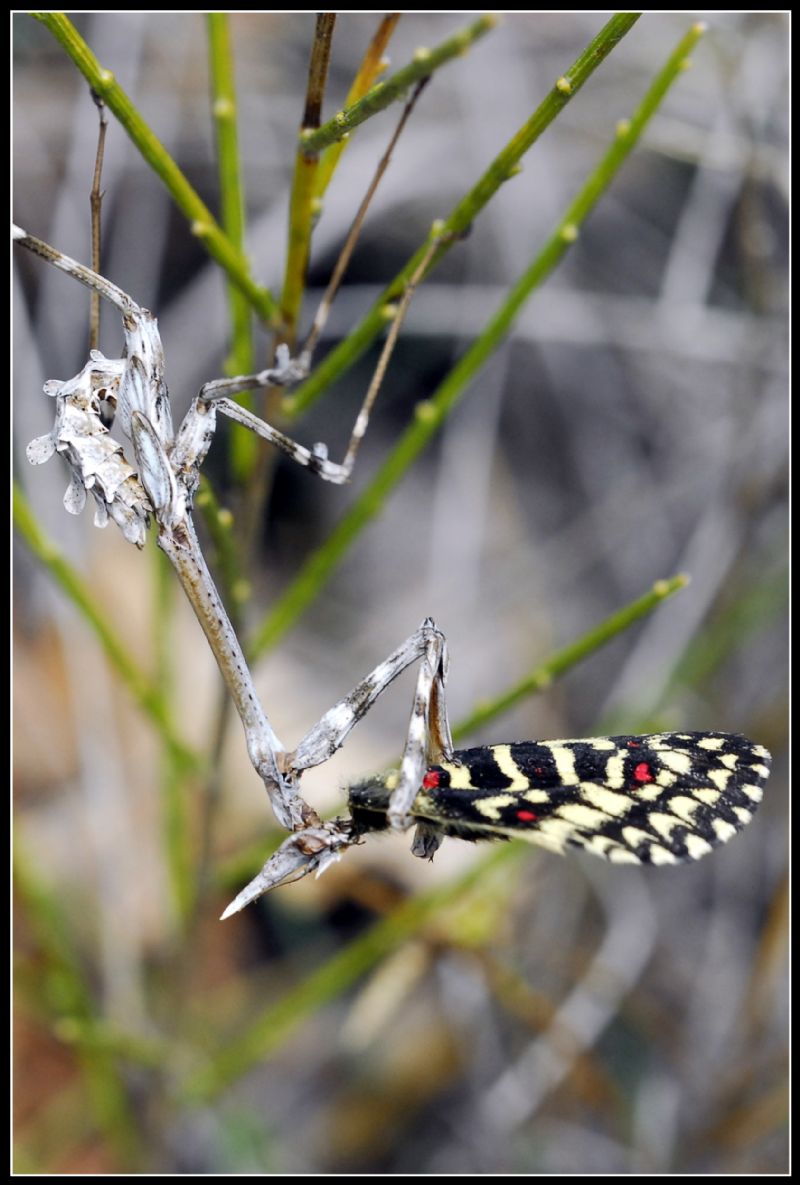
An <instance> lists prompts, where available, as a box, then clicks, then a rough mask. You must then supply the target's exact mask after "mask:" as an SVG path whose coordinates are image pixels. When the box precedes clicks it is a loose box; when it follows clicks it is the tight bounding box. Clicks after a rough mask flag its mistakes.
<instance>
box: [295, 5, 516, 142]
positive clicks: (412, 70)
mask: <svg viewBox="0 0 800 1185" xmlns="http://www.w3.org/2000/svg"><path fill="white" fill-rule="evenodd" d="M496 24H497V18H496V17H494V16H483V17H481V18H480V20H477V21H475V22H474V23H473V24H471V25H468V26H467V28H465V29H461V30H460V32H458V33H456V34H454V35H453V36H452V37H448V39H447V41H443V42H442V44H441V45H437V46H436V47H435V48H434V49H418V50H416V52H415V53H414V57H413V59H412V60H411V61H410V62H409V63H408V65H407V66H404V67H403V68H402V70H398V71H397V73H396V74H393V75H392V76H391V78H387V79H386V80H385V81H384V82H379V83H378V84H377V85H376V86H373V88H372V90H371V91H368V93H367V94H366V95H364V98H363V99H359V100H358V102H357V103H355V104H354V105H353V106H352V107H348V108H346V109H345V110H344V111H340V112H339V113H338V114H337V115H334V117H333V119H329V120H328V122H327V123H325V124H323V125H322V127H321V128H318V129H317V130H316V131H313V132H301V133H300V142H301V145H302V147H303V150H304V151H305V152H321V151H322V149H323V148H327V147H328V145H329V144H335V143H336V141H337V140H341V138H342V137H343V136H346V135H347V134H348V132H351V131H352V130H353V128H356V127H358V125H359V124H360V123H363V122H364V120H365V119H369V117H370V116H371V115H375V114H376V113H377V112H378V111H383V109H384V108H385V107H388V106H389V104H390V103H394V102H395V101H396V100H397V99H405V96H406V92H407V91H408V90H409V88H410V87H412V86H414V85H415V83H417V82H419V81H420V80H421V79H422V78H426V77H427V76H428V75H429V74H433V72H434V71H435V70H438V68H439V67H440V66H443V65H444V64H445V62H449V61H451V59H452V58H456V57H460V56H461V55H462V54H464V53H466V52H467V50H468V49H469V47H470V46H471V45H472V44H473V43H474V42H475V41H477V40H478V38H479V37H483V35H484V34H485V33H488V32H489V30H490V29H493V28H494V26H495V25H496Z"/></svg>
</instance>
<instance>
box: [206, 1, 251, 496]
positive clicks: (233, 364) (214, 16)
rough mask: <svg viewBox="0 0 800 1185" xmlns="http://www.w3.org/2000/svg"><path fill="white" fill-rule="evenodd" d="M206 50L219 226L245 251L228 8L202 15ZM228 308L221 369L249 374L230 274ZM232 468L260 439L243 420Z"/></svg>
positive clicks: (240, 472)
mask: <svg viewBox="0 0 800 1185" xmlns="http://www.w3.org/2000/svg"><path fill="white" fill-rule="evenodd" d="M206 24H207V28H208V56H209V67H210V75H211V112H212V115H213V118H214V126H215V129H216V144H217V167H218V177H219V192H220V217H221V221H222V228H223V230H224V231H225V234H226V235H227V236H228V238H229V239H230V241H231V243H232V244H233V246H234V247H235V248H236V250H237V251H238V252H239V253H240V254H241V255H242V256H244V234H245V220H244V192H243V186H242V167H241V159H240V155H239V140H238V131H237V115H238V104H237V101H236V79H235V74H234V63H233V50H232V46H231V31H230V20H229V14H228V13H227V12H210V13H208V14H207V16H206ZM227 289H228V308H229V310H230V317H231V348H230V351H229V353H228V357H227V358H226V359H225V367H224V370H225V374H227V375H234V374H252V373H253V371H254V370H255V369H256V363H255V348H254V346H253V325H252V319H251V314H250V304H249V302H248V300H247V298H246V296H245V294H244V293H243V292H242V291H241V289H240V288H238V287H237V285H236V284H234V283H233V282H232V281H231V280H228V284H227ZM233 398H234V399H236V400H237V401H238V402H240V403H241V404H242V405H243V406H244V407H246V408H248V410H250V411H252V410H253V409H254V400H253V396H252V394H251V392H249V391H241V392H239V393H238V394H236V395H234V396H233ZM229 440H230V445H229V450H230V458H231V468H232V470H233V474H234V477H235V478H236V480H237V482H241V481H244V480H246V478H247V475H248V473H249V472H250V470H251V468H252V466H253V463H254V461H255V458H256V455H257V452H258V441H257V439H256V437H255V436H254V435H253V433H252V432H248V431H247V430H246V429H245V428H243V427H242V426H241V424H231V428H230V437H229Z"/></svg>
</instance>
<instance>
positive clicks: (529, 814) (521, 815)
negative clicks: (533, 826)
mask: <svg viewBox="0 0 800 1185" xmlns="http://www.w3.org/2000/svg"><path fill="white" fill-rule="evenodd" d="M517 818H518V819H519V821H520V823H533V822H534V821H535V820H536V818H537V816H536V815H535V814H534V813H533V811H524V810H523V811H517Z"/></svg>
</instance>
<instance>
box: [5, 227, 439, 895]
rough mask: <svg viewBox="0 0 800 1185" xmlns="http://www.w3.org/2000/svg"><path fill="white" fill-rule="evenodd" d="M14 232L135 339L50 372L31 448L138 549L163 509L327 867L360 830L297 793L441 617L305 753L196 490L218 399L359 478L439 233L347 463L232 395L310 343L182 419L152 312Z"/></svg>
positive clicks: (274, 762) (260, 734) (434, 639)
mask: <svg viewBox="0 0 800 1185" xmlns="http://www.w3.org/2000/svg"><path fill="white" fill-rule="evenodd" d="M13 237H14V239H15V240H16V242H17V243H19V245H21V246H23V247H25V248H27V249H28V250H30V251H32V252H34V253H35V254H37V255H39V256H41V257H42V258H43V259H45V260H47V261H48V262H49V263H51V264H53V266H55V267H57V268H59V269H60V270H62V271H64V272H66V273H67V274H68V275H70V276H72V277H73V278H74V279H76V280H78V281H80V282H81V283H82V284H84V285H86V286H87V287H88V288H90V289H92V290H93V291H96V292H98V293H99V294H100V295H101V296H102V297H103V298H104V299H106V300H107V301H109V302H110V303H111V304H113V305H114V306H115V307H116V308H117V310H118V312H119V313H120V315H121V318H122V328H123V334H124V339H125V347H124V351H123V355H122V357H120V358H106V357H105V356H104V355H103V354H102V353H100V351H98V350H92V351H91V353H90V358H89V361H88V362H87V363H86V365H85V366H84V367H83V369H82V370H81V371H80V372H79V374H77V375H76V376H75V377H74V378H72V379H67V380H65V381H59V380H50V381H49V382H48V383H47V384H46V386H45V391H46V392H47V394H48V395H50V396H51V397H53V398H54V399H55V401H56V415H55V423H54V426H53V429H52V431H51V432H50V433H48V434H47V435H46V436H43V437H39V438H38V439H37V440H34V441H32V442H31V444H30V445H29V446H28V450H27V453H28V459H29V460H30V461H31V463H32V464H41V463H42V462H44V461H46V460H47V459H48V458H49V457H51V456H52V455H53V454H54V453H56V452H57V453H60V454H61V455H62V456H63V457H64V459H65V460H66V461H67V464H68V466H69V468H70V471H71V476H70V484H69V487H68V489H67V493H66V495H65V499H64V503H65V507H66V509H67V510H68V511H70V512H71V513H73V514H77V513H79V512H80V511H81V510H82V509H83V506H84V505H85V501H86V494H87V492H90V493H91V494H92V496H93V497H94V499H95V502H96V511H95V522H96V524H97V525H99V526H104V525H105V524H106V522H107V521H108V518H109V517H110V518H112V519H113V520H114V521H115V522H116V523H117V524H118V525H119V526H120V528H121V529H122V531H123V534H124V536H125V538H126V539H128V541H129V542H131V543H134V544H136V546H137V547H142V546H143V545H144V540H145V532H146V529H147V525H148V522H149V520H150V518H151V517H152V519H153V520H154V522H155V525H156V529H157V532H158V545H159V547H160V548H161V549H162V550H163V551H164V552H165V554H166V555H167V556H168V558H169V559H170V561H171V563H172V565H173V567H174V568H175V570H176V572H177V574H178V577H179V579H180V581H181V584H182V585H183V588H184V590H185V592H186V594H187V596H188V598H189V600H190V602H191V604H192V607H193V609H194V611H195V613H196V615H197V617H198V619H199V621H200V624H201V626H202V628H203V631H204V633H205V635H206V638H207V639H208V642H209V645H210V646H211V649H212V651H213V653H214V656H215V658H216V660H217V663H218V665H219V667H220V670H221V672H222V675H223V677H224V679H225V682H226V684H227V686H228V689H229V691H230V693H231V696H232V698H233V700H234V703H235V705H236V708H237V711H238V712H239V716H240V718H241V721H242V725H243V727H244V731H245V737H246V742H247V749H248V754H249V756H250V760H251V762H252V764H253V766H254V768H255V770H256V772H257V773H258V774H259V776H260V777H261V779H262V781H263V782H264V785H265V787H266V789H267V792H268V794H269V797H270V801H271V803H272V807H273V810H274V812H275V815H276V818H277V819H278V821H279V823H280V824H281V825H282V826H283V827H285V828H287V829H288V830H290V831H292V832H294V833H295V834H294V835H293V837H292V841H291V842H292V843H293V844H294V845H295V854H296V855H302V862H303V863H305V864H306V865H307V866H308V867H307V868H306V870H307V871H310V870H311V867H312V866H313V867H314V868H318V869H321V868H322V867H324V866H325V864H326V863H327V862H328V860H329V859H330V858H335V856H336V854H337V853H338V852H339V850H340V849H341V848H342V847H345V846H347V845H348V844H349V843H351V842H353V838H352V831H351V829H350V827H349V825H346V826H344V827H343V828H339V827H338V826H337V825H336V824H322V823H321V822H320V819H319V816H318V815H317V813H316V811H314V810H313V808H312V807H310V806H309V805H308V804H307V803H306V802H304V800H303V799H302V797H301V796H300V793H299V782H300V777H301V775H302V773H303V771H304V770H305V769H308V768H310V767H312V766H315V765H318V764H320V763H321V762H323V761H326V760H327V759H328V758H329V757H330V756H331V755H332V754H333V753H334V752H335V751H336V750H337V749H338V748H339V747H340V746H341V745H342V744H343V742H344V740H345V738H346V737H347V735H348V733H349V732H350V730H351V729H352V728H353V726H354V725H355V724H356V723H357V722H358V720H360V719H361V717H362V716H363V715H364V714H365V713H366V712H367V711H368V710H369V708H370V707H371V706H372V704H373V703H374V701H375V699H376V698H377V697H378V695H380V694H381V692H382V691H383V690H384V689H385V688H386V687H387V686H388V684H389V683H390V682H391V681H392V680H393V679H394V678H395V677H396V676H397V675H398V674H399V673H400V672H401V671H402V670H404V669H405V668H406V667H407V666H409V665H410V664H411V663H413V662H415V661H416V660H417V659H419V658H420V657H424V656H425V655H426V654H427V653H428V651H429V650H431V648H433V652H435V654H436V655H439V654H440V651H441V648H442V645H443V640H440V639H441V635H440V634H439V633H438V631H437V630H436V629H435V627H434V626H433V624H432V622H430V621H426V622H424V623H423V624H422V626H421V627H420V628H419V629H418V630H417V631H415V633H413V634H412V635H411V636H410V637H409V638H408V639H406V641H405V642H404V643H403V644H402V645H401V646H400V647H398V649H397V650H396V651H395V652H394V653H393V654H392V655H390V656H389V658H388V659H386V661H385V662H383V663H381V664H379V666H378V667H377V668H376V669H375V671H373V672H372V674H371V675H368V676H367V678H366V679H364V680H363V681H362V682H361V683H359V684H358V686H357V687H356V688H354V689H353V691H352V692H351V693H350V694H349V695H348V696H345V697H344V698H343V699H342V700H341V701H340V702H339V703H338V704H337V705H336V706H335V707H334V708H332V709H331V710H330V711H329V712H327V713H326V714H325V715H324V716H323V717H322V719H321V720H320V721H319V722H318V723H317V724H316V725H314V727H313V728H312V729H311V730H310V731H309V732H308V734H307V735H306V736H305V737H304V739H303V740H302V741H301V742H300V744H299V745H298V746H297V748H296V749H295V750H294V751H292V752H287V750H286V748H285V746H284V745H283V744H282V742H281V741H280V740H279V738H278V736H277V734H276V733H275V731H274V729H273V728H272V725H271V724H270V722H269V719H268V717H267V715H266V713H265V712H264V709H263V707H262V705H261V703H260V701H259V699H258V696H257V694H256V691H255V687H254V685H253V680H252V676H251V674H250V671H249V669H248V666H247V663H246V661H245V657H244V654H243V652H242V649H241V646H240V644H239V641H238V639H237V637H236V634H235V631H234V629H233V627H232V625H231V623H230V620H229V618H228V615H227V613H226V611H225V608H224V606H223V604H222V601H221V599H220V597H219V594H218V592H217V590H216V587H215V585H214V582H213V580H212V577H211V574H210V572H209V570H208V567H207V566H206V563H205V560H204V558H203V555H202V552H201V550H200V546H199V543H198V540H197V536H196V533H195V529H194V525H193V523H192V518H191V509H192V500H193V497H194V494H195V492H196V489H197V486H198V482H199V469H200V466H201V464H202V462H203V460H204V458H205V456H206V453H207V452H208V449H209V447H210V444H211V440H212V437H213V434H214V430H215V427H216V412H217V411H221V412H223V413H224V414H225V415H227V416H228V417H229V418H231V419H233V420H236V421H237V422H238V423H240V424H243V425H244V426H245V427H247V428H250V429H251V430H252V431H254V432H256V433H257V434H258V435H259V436H261V437H263V438H264V439H266V440H268V441H269V442H270V443H272V444H274V445H276V446H277V447H278V448H280V449H281V450H282V451H283V452H285V453H286V454H287V455H288V456H289V457H291V458H292V459H293V460H294V461H296V462H298V463H299V464H301V465H303V466H304V467H305V468H307V469H309V470H310V471H311V472H312V473H315V474H317V475H318V476H319V477H321V478H323V479H324V480H326V481H329V482H332V483H334V484H342V483H344V482H346V481H347V480H348V478H349V476H350V474H351V472H352V469H353V465H354V463H355V460H356V456H357V452H358V447H359V444H360V442H361V439H362V438H363V435H364V433H365V431H366V429H367V425H368V422H369V415H370V411H371V408H372V405H373V403H374V400H375V397H376V395H377V391H378V387H379V385H380V380H381V378H382V376H383V373H384V371H385V367H386V364H387V361H388V356H389V354H390V352H391V350H392V349H393V347H394V343H395V341H396V339H397V335H398V333H399V329H400V325H401V323H402V320H403V317H404V315H405V312H406V309H407V307H408V303H409V301H410V298H411V294H412V292H413V289H414V286H415V285H416V283H418V281H419V279H420V278H421V276H422V275H423V273H424V271H425V269H426V267H427V265H428V263H429V262H430V259H431V257H432V255H433V253H434V251H435V249H436V247H437V246H438V243H439V240H438V239H437V238H436V237H435V236H434V237H433V238H432V239H431V242H430V244H429V248H428V250H427V251H426V252H425V255H424V258H423V259H422V260H421V262H420V264H419V267H418V268H417V269H416V271H415V274H414V276H412V278H411V280H410V282H409V285H408V287H407V289H406V292H405V294H404V296H403V299H402V300H401V302H400V304H399V306H398V308H397V311H396V314H395V317H394V321H393V323H392V327H391V329H390V333H389V335H388V336H387V340H386V343H385V345H384V349H383V351H382V353H381V357H380V359H379V362H378V366H377V368H376V373H375V376H374V378H373V381H372V383H371V384H370V387H369V389H368V391H367V394H366V396H365V399H364V402H363V404H362V407H361V410H360V412H359V414H358V416H357V418H356V422H355V424H354V427H353V431H352V435H351V439H350V443H349V445H348V448H347V451H346V453H345V457H344V460H343V461H342V462H341V463H340V464H336V463H335V462H332V461H330V460H329V459H328V455H327V449H326V447H325V446H324V445H322V444H317V445H315V446H314V447H313V448H312V449H308V448H306V447H305V446H303V445H300V444H298V443H296V442H295V441H293V440H291V439H290V438H289V437H287V436H285V435H284V434H283V433H281V432H279V431H278V430H277V429H275V428H273V427H271V426H270V425H269V424H266V423H265V422H264V421H262V420H260V419H258V418H257V417H256V416H254V415H253V414H252V413H250V412H249V411H247V410H245V409H244V408H242V407H240V406H239V405H238V404H236V403H234V402H233V401H232V400H231V399H229V398H228V395H229V394H230V393H233V392H236V391H242V390H252V389H255V388H259V387H265V386H288V385H291V384H293V383H295V382H297V381H299V380H300V379H302V378H304V377H305V376H306V374H307V370H308V364H309V352H308V351H305V352H304V353H303V354H301V356H300V357H299V358H298V359H293V358H291V357H290V355H289V351H288V349H287V348H286V347H285V346H281V347H279V348H278V353H277V366H275V367H274V368H271V369H267V370H263V371H260V372H259V373H258V374H254V375H244V376H238V377H236V378H230V379H218V380H215V381H212V382H210V383H206V384H205V385H204V386H203V387H202V388H201V390H200V392H199V394H198V396H197V397H196V398H195V400H194V401H193V403H192V404H191V406H190V408H189V411H188V412H187V413H186V416H185V417H184V419H183V422H182V423H181V425H180V426H179V428H178V429H177V431H175V430H174V428H173V423H172V416H171V411H170V402H169V394H168V391H167V386H166V382H165V377H164V351H163V347H162V344H161V338H160V336H159V332H158V326H157V322H156V319H155V317H154V316H153V315H152V313H151V312H149V310H147V309H144V308H142V307H140V306H139V305H138V304H137V303H136V302H135V301H134V300H133V299H132V298H131V297H130V296H128V295H127V293H125V292H123V291H122V290H121V289H120V288H118V287H117V286H116V285H114V284H113V283H111V282H110V281H109V280H106V279H105V278H104V277H103V276H101V275H99V274H98V273H96V272H93V271H92V270H91V269H90V268H87V267H85V266H83V265H82V264H80V263H77V262H76V261H75V260H73V259H70V258H69V257H68V256H66V255H64V254H62V253H61V252H59V251H57V250H55V249H54V248H52V247H50V246H49V245H48V244H47V243H45V242H43V241H42V240H41V239H37V238H35V237H34V236H32V235H29V234H27V233H26V232H25V231H23V230H21V229H19V228H17V227H15V228H14V229H13ZM101 403H105V404H107V405H111V406H112V407H114V408H115V409H116V415H115V419H116V422H117V423H118V424H119V426H120V428H121V430H122V432H123V433H124V435H125V436H126V437H127V438H128V440H129V441H130V442H131V444H132V446H133V453H134V459H135V461H136V467H135V468H134V467H133V466H132V465H131V464H130V463H129V462H128V460H127V459H126V458H125V455H124V450H123V447H122V445H120V444H119V443H118V442H117V441H115V440H114V439H113V437H112V436H111V433H110V431H109V429H108V428H107V427H106V426H105V425H104V423H103V421H102V418H101ZM431 664H432V665H433V666H434V667H436V668H437V669H438V667H439V666H441V657H437V658H432V659H431ZM420 777H421V772H420ZM414 789H415V787H414ZM409 795H410V796H411V797H413V792H412V790H411V789H409V791H408V792H407V794H406V797H407V798H408V797H409ZM287 842H288V841H287ZM281 879H283V878H281Z"/></svg>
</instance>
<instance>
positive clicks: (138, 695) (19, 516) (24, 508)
mask: <svg viewBox="0 0 800 1185" xmlns="http://www.w3.org/2000/svg"><path fill="white" fill-rule="evenodd" d="M14 526H15V527H16V529H17V530H18V531H19V533H20V535H21V536H22V538H23V539H24V540H25V542H26V544H27V545H28V547H29V548H30V550H31V551H32V552H33V554H34V555H35V556H36V558H37V559H38V560H40V561H41V563H42V564H44V566H45V567H46V568H47V570H48V572H49V573H50V575H51V576H52V577H53V579H54V580H55V582H56V584H58V586H59V587H60V589H61V591H62V592H63V593H64V595H65V596H66V597H67V599H68V600H69V601H71V602H72V604H73V605H74V606H75V608H76V609H77V610H78V612H79V613H80V614H81V616H82V617H83V619H84V621H85V622H86V623H87V625H88V626H89V627H90V629H91V630H92V631H93V632H94V634H95V635H96V637H97V639H98V641H99V642H100V644H101V646H102V647H103V650H104V651H105V653H106V656H107V658H108V659H109V661H110V663H111V665H112V666H113V667H114V669H115V670H116V672H117V674H118V675H119V677H120V679H121V681H122V683H123V684H124V685H125V686H126V687H127V688H128V691H129V692H130V694H131V695H132V696H133V698H134V700H135V701H136V703H137V704H138V705H139V707H140V708H142V710H143V711H144V712H145V713H146V714H147V715H148V716H149V717H150V719H151V720H152V721H153V723H154V724H155V726H156V728H157V730H158V732H159V734H160V736H161V737H162V738H163V740H164V742H165V744H167V745H169V747H170V749H171V751H172V753H173V754H174V756H175V759H176V761H179V762H180V763H181V766H182V768H183V769H184V770H185V771H190V770H191V771H197V770H199V769H200V768H201V765H202V763H201V761H200V758H199V757H198V756H197V754H196V753H195V752H194V750H193V749H191V748H190V747H189V745H187V744H186V742H185V741H183V740H182V739H181V738H180V737H179V736H178V734H177V732H176V731H175V726H174V724H173V723H172V720H171V718H170V715H169V711H168V709H167V706H166V704H165V702H164V698H163V696H162V694H161V691H160V689H159V688H157V687H156V686H154V685H153V684H152V683H151V682H150V680H149V679H148V678H147V676H146V675H145V674H144V673H143V672H142V670H141V669H140V668H139V667H138V665H137V664H136V662H135V661H134V660H133V658H131V656H130V654H129V653H128V651H127V650H126V648H125V646H124V645H123V644H122V642H121V641H120V640H119V638H118V637H117V636H116V634H115V633H114V631H113V630H112V629H111V628H110V626H109V624H108V622H107V620H106V616H105V614H104V612H103V610H102V608H101V607H100V606H99V605H98V604H97V602H96V601H95V599H94V597H93V596H92V594H91V592H90V591H89V588H88V587H87V585H86V583H85V582H84V581H83V580H82V579H81V577H80V576H79V575H78V574H77V572H76V571H75V569H74V568H73V567H72V565H71V564H69V563H68V562H67V560H66V559H65V558H64V556H63V555H62V554H61V552H60V551H59V550H58V548H57V547H56V546H55V545H54V544H53V543H52V542H51V541H50V540H49V539H47V537H46V536H45V534H44V532H43V531H42V529H41V527H40V526H39V524H38V523H37V521H36V518H35V517H34V515H33V512H32V511H31V508H30V506H29V504H28V500H27V499H26V497H25V495H24V494H23V492H22V490H21V489H20V488H19V486H17V485H16V484H15V485H14Z"/></svg>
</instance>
